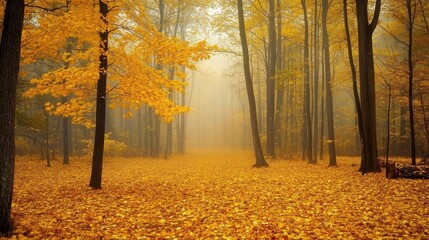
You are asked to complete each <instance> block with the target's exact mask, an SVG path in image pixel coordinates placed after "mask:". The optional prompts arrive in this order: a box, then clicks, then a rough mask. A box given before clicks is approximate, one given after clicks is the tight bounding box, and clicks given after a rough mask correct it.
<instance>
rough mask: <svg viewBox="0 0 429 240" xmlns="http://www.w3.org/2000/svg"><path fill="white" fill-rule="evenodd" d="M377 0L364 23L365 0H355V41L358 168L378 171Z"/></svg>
mask: <svg viewBox="0 0 429 240" xmlns="http://www.w3.org/2000/svg"><path fill="white" fill-rule="evenodd" d="M380 7H381V0H376V6H375V12H374V17H373V19H372V21H371V23H370V24H368V1H359V0H356V15H357V20H358V39H359V40H358V42H359V78H360V95H361V109H362V125H363V137H364V143H363V144H364V152H365V158H364V159H363V161H362V163H361V172H362V174H365V173H366V172H380V170H381V169H380V165H379V163H378V161H377V136H376V109H375V108H376V105H375V77H374V56H373V48H372V34H373V32H374V30H375V27H376V25H377V22H378V17H379V15H380Z"/></svg>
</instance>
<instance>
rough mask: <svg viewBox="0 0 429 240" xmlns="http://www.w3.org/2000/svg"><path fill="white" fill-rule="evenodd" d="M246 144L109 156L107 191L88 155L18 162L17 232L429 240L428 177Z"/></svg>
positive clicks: (129, 236) (84, 236)
mask: <svg viewBox="0 0 429 240" xmlns="http://www.w3.org/2000/svg"><path fill="white" fill-rule="evenodd" d="M253 161H254V159H253V157H252V155H251V154H250V153H243V152H224V153H219V152H200V153H191V154H187V155H183V156H175V157H173V158H171V159H169V160H162V159H156V160H154V159H139V158H132V159H128V158H107V159H106V161H105V164H104V171H103V189H102V190H91V189H89V188H88V182H89V175H90V160H89V159H73V160H72V162H71V165H68V166H63V165H61V163H60V162H59V161H54V162H53V167H51V168H47V167H45V163H44V162H42V161H40V160H31V159H28V158H18V159H17V163H16V176H15V191H14V202H13V207H12V208H13V217H14V219H15V224H16V230H15V232H14V234H15V235H14V236H13V238H16V237H17V238H39V239H71V238H80V239H101V238H103V239H174V238H175V239H213V238H225V237H226V238H230V239H238V238H256V237H258V238H268V237H271V238H274V239H286V238H289V239H329V238H331V239H398V238H404V239H428V238H429V229H428V228H427V223H428V216H429V194H428V192H427V190H428V183H429V182H428V181H424V180H406V179H398V180H387V179H385V178H384V174H383V173H380V174H368V175H366V176H362V175H361V174H360V173H359V172H357V167H356V166H352V164H358V162H359V160H358V159H357V158H339V159H338V163H339V167H336V168H327V167H326V166H327V161H320V162H319V164H317V165H309V164H307V163H306V162H303V161H300V160H271V161H269V164H270V167H269V168H262V169H255V168H252V167H251V166H252V164H253Z"/></svg>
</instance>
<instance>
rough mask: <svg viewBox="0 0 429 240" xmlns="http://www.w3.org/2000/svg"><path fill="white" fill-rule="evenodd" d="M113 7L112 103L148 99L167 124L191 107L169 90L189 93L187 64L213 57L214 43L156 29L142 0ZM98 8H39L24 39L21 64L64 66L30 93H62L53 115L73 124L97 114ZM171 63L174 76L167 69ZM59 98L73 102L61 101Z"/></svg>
mask: <svg viewBox="0 0 429 240" xmlns="http://www.w3.org/2000/svg"><path fill="white" fill-rule="evenodd" d="M53 3H54V2H51V4H53ZM46 4H47V5H49V3H46ZM112 4H113V3H112ZM114 4H117V5H115V6H114V7H115V8H119V9H122V10H121V11H117V10H116V11H115V10H112V11H110V13H109V14H108V22H109V25H108V26H107V29H109V31H111V32H110V37H109V50H108V51H107V52H106V53H105V54H107V57H108V61H109V69H108V72H107V75H108V86H107V91H108V95H107V96H106V97H107V99H109V104H110V106H115V103H116V102H123V101H125V102H127V103H129V104H130V106H132V107H134V108H135V109H136V108H137V107H139V106H141V105H142V104H147V105H149V106H152V107H153V108H154V109H155V112H156V113H157V114H158V115H159V116H160V117H162V118H163V119H164V120H165V121H167V122H169V121H172V120H173V115H174V114H177V113H182V112H186V111H188V110H189V109H188V108H187V107H183V106H177V105H176V103H174V102H173V101H172V100H170V99H169V97H168V95H169V91H170V90H172V91H178V92H182V91H183V90H184V86H185V83H183V82H182V81H180V80H181V79H185V78H186V74H185V72H184V71H181V67H182V66H183V67H186V68H187V69H191V70H193V69H195V62H196V61H199V60H202V59H206V58H208V57H209V54H210V51H212V50H214V49H215V48H214V47H212V46H208V45H207V44H206V42H205V41H201V42H197V43H195V44H190V43H188V42H186V41H181V40H179V39H177V38H173V37H167V36H165V35H164V34H162V33H160V32H158V30H157V29H156V27H155V26H154V25H153V23H152V22H151V21H150V20H149V19H148V18H147V16H146V10H145V8H144V6H143V5H142V3H141V2H140V1H128V2H127V3H124V2H115V3H114ZM97 11H98V9H97V8H94V6H93V4H92V3H91V2H87V1H72V2H71V4H70V5H69V7H68V8H65V9H64V10H62V11H59V12H58V11H57V12H55V13H47V12H43V11H38V10H35V11H34V12H33V13H31V15H32V16H33V21H30V24H28V25H27V26H26V29H25V31H24V36H23V51H22V55H23V60H22V64H23V65H27V66H28V68H29V69H31V66H32V64H34V63H36V62H41V61H46V62H48V63H50V64H51V65H54V66H60V67H57V68H56V69H54V70H52V71H47V72H45V73H44V74H43V75H42V76H41V77H37V78H35V79H32V80H31V83H32V84H33V88H31V89H30V90H28V91H27V92H26V93H25V94H24V95H25V96H27V97H35V96H38V95H50V96H52V97H54V98H57V99H58V100H57V103H55V104H52V105H50V106H49V108H46V109H47V110H48V111H49V112H50V113H52V114H56V115H63V116H68V117H71V118H72V120H73V122H74V123H81V124H84V125H87V126H90V125H92V123H91V120H90V119H89V118H88V117H87V116H88V115H89V114H91V113H93V112H94V111H95V110H94V108H95V96H96V84H97V80H98V76H99V71H100V70H99V69H98V62H99V55H100V49H99V46H100V42H99V41H100V40H99V36H98V33H97V31H99V30H100V29H101V28H102V27H101V24H102V23H100V19H99V13H98V12H97ZM172 68H173V69H175V76H176V79H174V80H171V79H169V76H168V73H167V70H168V69H172ZM163 69H165V70H163ZM61 97H69V100H68V101H67V102H66V103H61V101H60V100H61V99H60V98H61Z"/></svg>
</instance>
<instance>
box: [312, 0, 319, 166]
mask: <svg viewBox="0 0 429 240" xmlns="http://www.w3.org/2000/svg"><path fill="white" fill-rule="evenodd" d="M313 86H314V87H313V91H314V102H313V105H314V111H313V121H314V125H313V126H314V127H313V128H314V129H313V132H314V139H313V148H314V160H313V162H314V163H317V150H318V149H319V146H318V143H319V20H318V1H317V0H315V1H314V82H313Z"/></svg>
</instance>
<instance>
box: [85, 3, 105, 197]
mask: <svg viewBox="0 0 429 240" xmlns="http://www.w3.org/2000/svg"><path fill="white" fill-rule="evenodd" d="M99 5H100V19H101V21H102V23H103V25H104V27H102V28H101V30H100V33H99V34H100V65H99V68H98V71H99V75H100V77H99V79H98V82H97V104H96V113H95V114H96V119H95V140H94V152H93V156H92V172H91V180H90V182H89V186H90V187H91V188H92V189H101V174H102V169H103V153H104V133H105V127H106V82H107V68H108V64H107V55H106V53H107V50H108V46H109V45H108V40H109V31H108V29H107V26H108V22H107V14H108V12H109V8H108V6H107V3H106V2H105V1H103V0H99Z"/></svg>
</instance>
